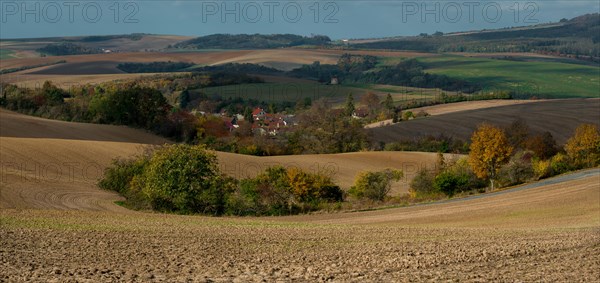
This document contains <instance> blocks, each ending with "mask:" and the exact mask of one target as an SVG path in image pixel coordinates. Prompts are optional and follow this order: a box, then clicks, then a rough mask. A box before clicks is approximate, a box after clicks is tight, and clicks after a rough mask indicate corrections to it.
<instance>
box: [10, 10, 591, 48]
mask: <svg viewBox="0 0 600 283" xmlns="http://www.w3.org/2000/svg"><path fill="white" fill-rule="evenodd" d="M598 12H600V1H597V0H596V1H551V0H550V1H548V0H545V1H487V0H486V1H394V0H392V1H368V0H360V1H358V0H340V1H319V0H312V1H275V0H274V1H251V0H250V1H248V0H244V1H235V0H228V1H197V0H186V1H162V0H158V1H157V0H145V1H127V0H125V1H122V0H119V1H113V0H108V1H106V0H101V1H74V0H70V1H52V0H48V1H9V0H0V38H1V39H9V38H35V37H57V36H80V35H108V34H128V33H151V34H173V35H187V36H202V35H208V34H215V33H229V34H240V33H261V34H275V33H292V34H300V35H307V36H309V35H311V34H320V35H327V36H329V37H331V38H332V39H334V40H335V39H350V38H376V37H390V36H410V35H418V34H420V33H434V32H436V31H441V32H444V33H447V32H456V31H468V30H481V29H494V28H503V27H512V26H526V25H533V24H538V23H548V22H556V21H558V20H560V19H562V18H568V19H570V18H573V17H576V16H579V15H583V14H586V13H598Z"/></svg>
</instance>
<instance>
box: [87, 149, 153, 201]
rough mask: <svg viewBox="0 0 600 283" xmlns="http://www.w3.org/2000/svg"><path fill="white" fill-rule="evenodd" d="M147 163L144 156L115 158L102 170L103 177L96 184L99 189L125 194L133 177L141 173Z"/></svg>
mask: <svg viewBox="0 0 600 283" xmlns="http://www.w3.org/2000/svg"><path fill="white" fill-rule="evenodd" d="M147 164H148V159H147V158H145V157H144V158H139V159H115V160H113V162H112V164H111V166H110V167H108V168H107V169H106V171H105V172H104V177H103V178H102V179H101V180H100V182H99V183H98V186H99V187H100V188H101V189H105V190H111V191H115V192H118V193H120V194H126V193H127V191H128V190H129V187H130V184H131V181H132V180H133V178H134V177H135V176H137V175H140V174H142V173H143V172H144V168H145V167H146V165H147Z"/></svg>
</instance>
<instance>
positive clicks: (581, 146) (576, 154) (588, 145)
mask: <svg viewBox="0 0 600 283" xmlns="http://www.w3.org/2000/svg"><path fill="white" fill-rule="evenodd" d="M565 151H566V152H567V155H569V157H570V158H571V160H572V161H573V163H574V165H575V166H577V167H593V166H596V165H597V164H599V163H600V132H598V128H597V127H596V126H595V125H593V124H582V125H580V126H579V127H577V129H576V130H575V135H574V136H573V137H572V138H570V139H569V140H568V141H567V144H565Z"/></svg>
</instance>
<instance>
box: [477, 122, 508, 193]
mask: <svg viewBox="0 0 600 283" xmlns="http://www.w3.org/2000/svg"><path fill="white" fill-rule="evenodd" d="M470 149H471V152H470V153H469V165H471V168H472V169H473V172H475V174H476V175H477V177H479V178H482V179H486V178H489V180H490V185H491V188H492V190H494V181H495V180H496V176H497V174H498V171H499V170H500V167H501V166H502V165H503V164H505V163H506V162H508V160H509V158H510V155H511V153H512V151H513V148H512V146H511V145H510V144H509V141H508V139H507V138H506V134H505V133H504V131H502V129H500V128H498V127H494V126H492V125H489V124H482V125H480V126H479V128H477V130H476V131H475V132H474V133H473V136H472V137H471V147H470Z"/></svg>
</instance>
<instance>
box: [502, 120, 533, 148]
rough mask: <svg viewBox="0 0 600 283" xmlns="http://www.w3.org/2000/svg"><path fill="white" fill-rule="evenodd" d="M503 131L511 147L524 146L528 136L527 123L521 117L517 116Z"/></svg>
mask: <svg viewBox="0 0 600 283" xmlns="http://www.w3.org/2000/svg"><path fill="white" fill-rule="evenodd" d="M505 133H506V138H507V139H508V142H509V143H510V145H511V146H512V147H513V148H524V147H525V141H526V140H527V137H528V136H529V125H527V122H526V121H525V120H523V119H522V118H517V119H516V120H514V121H513V122H512V123H511V124H510V125H509V126H508V127H507V128H506V130H505Z"/></svg>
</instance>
